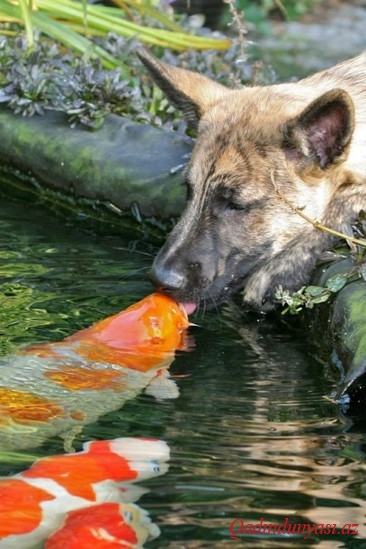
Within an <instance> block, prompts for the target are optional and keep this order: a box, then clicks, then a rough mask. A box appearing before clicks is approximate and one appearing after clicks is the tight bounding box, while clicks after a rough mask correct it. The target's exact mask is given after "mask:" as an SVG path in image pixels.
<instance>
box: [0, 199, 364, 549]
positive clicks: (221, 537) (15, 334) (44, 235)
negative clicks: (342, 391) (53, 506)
mask: <svg viewBox="0 0 366 549" xmlns="http://www.w3.org/2000/svg"><path fill="white" fill-rule="evenodd" d="M0 231H1V239H0V257H1V265H0V283H1V285H0V300H1V311H0V331H1V334H0V345H1V353H2V354H3V355H5V354H7V353H11V352H13V351H14V350H15V349H16V348H18V347H19V346H21V345H25V344H28V343H33V342H36V341H52V340H57V339H61V338H63V337H65V336H67V335H69V334H71V333H72V332H74V331H76V330H78V329H80V328H83V327H86V326H88V325H90V324H91V323H92V322H94V321H96V320H99V319H101V318H103V317H106V316H108V315H111V314H114V313H115V312H117V311H119V310H121V309H123V308H125V307H126V306H127V305H129V304H131V303H133V302H135V301H137V300H138V299H141V298H142V297H144V296H145V295H146V294H148V293H150V292H151V286H150V284H149V282H148V281H147V276H146V272H147V269H148V267H149V264H150V262H151V258H150V256H149V255H148V254H147V255H145V254H144V253H137V252H134V251H129V250H128V246H129V243H128V242H126V241H124V240H123V237H122V236H121V238H116V237H114V238H113V239H108V238H105V237H103V238H102V237H100V236H98V235H93V234H86V233H83V232H81V231H79V230H78V228H77V227H75V226H72V225H70V224H67V223H65V222H62V221H60V220H59V219H57V218H55V217H54V216H52V215H51V214H49V213H48V212H45V211H43V210H42V209H40V208H38V207H37V209H36V211H33V208H32V209H30V208H29V207H28V206H27V205H24V204H23V203H21V202H17V203H16V202H11V201H8V200H6V199H3V200H2V203H1V205H0ZM194 321H195V322H197V324H199V327H197V328H193V329H192V330H191V331H192V333H194V337H195V341H196V347H195V349H194V350H193V351H192V352H190V353H187V352H185V353H183V352H181V353H179V354H178V355H177V357H176V360H175V362H174V363H173V364H172V366H171V368H170V372H171V375H172V376H173V379H174V380H175V382H176V384H177V385H178V387H179V391H180V395H179V396H177V398H174V399H169V400H156V399H155V398H154V397H153V396H151V395H149V394H146V393H145V394H144V393H141V394H140V395H138V396H137V397H136V398H135V399H134V400H131V401H129V402H128V403H126V404H125V405H124V407H123V408H122V409H120V410H117V411H113V412H110V413H107V414H105V415H103V416H102V417H101V418H100V419H99V420H98V421H97V422H95V423H93V424H91V425H87V426H85V427H84V429H83V431H82V432H81V433H79V434H77V435H75V439H74V441H73V445H74V447H75V448H76V449H80V447H81V444H82V443H83V442H84V441H86V440H91V439H97V440H98V439H113V438H116V437H121V436H133V437H137V436H145V437H157V438H162V439H164V440H166V441H167V442H168V444H169V446H170V449H171V462H170V469H169V471H168V472H167V474H166V475H164V476H162V477H159V478H156V479H153V480H150V481H149V482H147V483H146V484H147V485H148V486H149V488H150V492H149V493H147V494H145V495H144V496H143V497H142V498H141V500H140V502H139V504H141V506H143V507H144V508H145V509H147V510H148V511H149V513H150V515H151V517H152V520H153V521H154V522H155V523H156V524H158V525H159V527H160V529H161V535H160V537H159V538H158V539H157V540H155V541H152V542H150V543H149V544H148V545H147V546H149V547H159V548H163V547H167V548H168V547H169V548H172V549H173V548H174V549H178V548H184V549H186V548H192V549H193V548H206V547H217V548H224V547H229V546H230V547H232V546H233V544H235V543H239V544H240V543H241V542H243V539H244V543H246V545H247V546H248V547H283V546H288V547H300V546H314V547H315V546H316V547H324V548H326V547H332V548H333V547H365V546H366V545H365V543H366V542H365V539H366V526H365V497H366V485H365V452H366V446H365V440H366V438H365V429H366V426H365V424H364V423H363V424H362V423H361V422H360V423H356V422H354V423H351V422H350V421H349V420H347V418H345V417H344V416H342V414H341V412H340V410H339V409H338V407H337V406H336V405H335V404H334V403H333V402H332V401H331V400H330V399H328V398H327V395H329V394H330V393H331V391H332V390H333V389H334V386H333V385H334V382H333V381H332V380H330V379H327V378H326V377H325V376H324V368H323V366H322V365H321V363H320V362H319V361H317V360H316V358H315V357H314V356H313V353H314V352H315V351H314V348H313V345H312V341H311V340H309V338H308V336H307V334H303V335H302V334H299V333H294V331H293V330H290V329H288V328H287V327H286V326H285V325H281V324H279V323H278V322H277V323H273V322H272V321H271V320H269V319H264V318H246V317H244V316H243V315H241V314H240V313H239V312H238V310H237V308H236V307H235V306H234V305H232V304H230V305H227V306H224V307H223V308H222V309H221V310H220V312H219V313H218V312H207V313H205V314H204V315H202V316H200V313H198V314H197V315H196V318H195V319H194ZM62 452H63V440H62V439H61V438H59V437H53V438H51V439H49V440H48V441H47V442H46V443H45V444H44V445H43V446H42V447H40V448H36V449H35V450H34V452H33V451H32V453H33V454H34V455H38V456H44V455H50V454H55V453H62ZM23 468H24V463H22V465H21V466H20V465H19V464H18V463H10V460H8V459H7V457H6V455H2V463H1V464H0V473H1V474H2V475H12V474H14V473H15V472H17V471H18V470H20V469H23ZM261 519H262V522H261ZM233 521H235V523H234V524H233V527H232V530H233V532H234V533H235V532H236V537H238V538H239V540H237V541H235V540H234V539H230V536H231V533H230V525H231V524H232V523H233ZM244 523H245V525H248V524H252V525H253V526H252V528H250V527H246V526H245V527H244ZM256 524H259V525H260V526H259V527H258V529H257V530H256V531H255V530H254V527H255V525H256ZM265 524H276V525H284V526H283V527H282V529H280V530H279V533H271V534H268V533H266V530H265V529H264V526H263V525H265ZM307 524H310V525H319V526H316V531H314V528H315V526H311V533H310V532H309V529H308V527H307ZM298 525H301V526H298ZM321 525H323V526H321ZM343 525H357V526H354V528H355V529H357V530H358V535H353V534H351V533H350V528H351V527H352V526H351V527H350V526H346V527H345V528H344V530H343V533H342V526H343ZM309 528H310V527H309Z"/></svg>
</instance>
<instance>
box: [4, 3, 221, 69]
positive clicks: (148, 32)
mask: <svg viewBox="0 0 366 549" xmlns="http://www.w3.org/2000/svg"><path fill="white" fill-rule="evenodd" d="M114 4H115V5H114V6H104V5H100V4H88V3H87V2H86V1H85V0H83V1H82V2H78V1H76V0H62V2H60V1H59V0H18V1H10V0H0V22H2V23H3V24H6V27H5V28H4V29H3V33H4V32H6V33H17V32H18V28H19V26H22V27H24V28H25V31H26V34H27V38H28V47H29V50H31V51H32V50H33V48H34V46H35V42H36V40H35V34H34V31H35V29H38V30H39V31H40V32H41V33H43V34H44V35H45V36H48V37H49V38H51V39H52V40H54V41H57V42H59V43H60V44H62V45H63V46H66V47H67V48H70V49H71V50H73V51H75V52H77V53H78V54H81V55H87V56H89V57H98V58H99V59H100V60H101V61H102V63H103V66H104V67H105V68H108V69H113V68H116V67H122V68H125V69H126V66H124V64H123V63H122V61H121V60H120V59H118V58H116V57H115V56H113V55H112V54H111V53H109V52H108V51H106V50H105V49H104V48H103V47H102V46H101V45H99V44H98V43H97V42H96V41H95V40H94V38H95V37H101V36H106V35H107V34H108V33H110V32H113V33H115V34H117V35H118V36H123V37H124V38H130V39H131V38H137V37H138V39H139V40H140V41H142V42H145V43H148V44H151V45H155V46H160V47H164V48H165V47H170V48H172V49H175V50H185V49H188V48H193V49H195V48H196V49H227V48H228V47H230V44H231V41H230V40H229V39H227V38H225V37H220V38H216V37H213V36H212V35H207V36H196V35H193V34H191V33H188V32H187V31H186V30H184V29H183V28H182V27H181V26H180V25H179V24H178V23H177V22H176V21H175V20H173V18H171V17H170V16H168V14H166V13H164V12H162V11H159V10H158V9H157V8H155V7H154V6H153V4H152V2H151V1H149V0H144V1H141V0H140V1H138V0H115V1H114ZM14 25H15V27H14Z"/></svg>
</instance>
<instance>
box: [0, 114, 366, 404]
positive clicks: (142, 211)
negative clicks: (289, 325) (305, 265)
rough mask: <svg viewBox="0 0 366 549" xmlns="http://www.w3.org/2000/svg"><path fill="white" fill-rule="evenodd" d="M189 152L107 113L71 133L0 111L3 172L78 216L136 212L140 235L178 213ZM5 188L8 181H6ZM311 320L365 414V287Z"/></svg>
mask: <svg viewBox="0 0 366 549" xmlns="http://www.w3.org/2000/svg"><path fill="white" fill-rule="evenodd" d="M191 150H192V143H191V142H190V141H189V140H188V139H186V138H185V137H184V136H182V135H178V134H177V133H176V132H173V131H168V130H166V129H162V128H154V127H152V126H150V125H143V124H138V123H135V122H133V121H131V120H130V119H127V118H123V117H121V116H117V115H109V116H108V117H107V118H106V120H105V122H104V124H103V126H102V127H101V128H100V129H98V130H96V131H90V130H88V129H85V128H84V127H81V126H78V127H75V128H71V127H70V125H69V124H68V122H67V118H66V115H65V114H63V113H58V112H54V111H47V112H46V114H45V115H43V116H33V117H31V118H29V117H27V118H26V117H22V116H20V115H15V114H14V113H13V112H12V111H10V110H9V109H6V108H5V107H0V162H1V164H2V165H3V168H4V166H5V167H6V166H13V167H14V168H16V169H17V170H20V171H21V172H23V174H26V175H29V174H30V175H32V176H33V177H35V178H36V180H37V181H38V183H39V184H40V185H39V187H38V189H39V190H41V189H42V188H43V187H46V188H49V189H53V190H55V191H58V192H59V193H61V194H64V195H65V196H68V197H69V198H70V197H71V200H72V201H73V202H75V204H76V208H74V209H73V211H74V212H76V213H78V212H79V211H82V210H83V208H84V206H85V202H84V201H85V200H88V201H89V202H88V205H89V206H90V202H91V203H92V204H95V210H96V215H105V212H103V210H101V209H99V210H98V205H99V204H108V205H111V206H113V208H111V209H110V215H111V216H112V212H114V214H116V212H118V215H121V216H123V215H124V214H131V211H132V212H133V216H132V217H133V220H132V222H130V225H129V226H130V228H131V227H132V229H135V230H136V231H139V230H140V231H141V225H142V224H143V220H144V219H151V218H153V219H157V220H164V219H170V220H171V219H173V218H175V217H177V216H179V214H180V213H181V211H182V209H183V205H184V202H185V189H184V187H183V185H182V184H181V181H182V174H181V173H180V171H179V170H177V167H178V166H182V165H184V164H185V163H186V161H187V158H188V156H189V154H190V152H191ZM0 169H1V168H0ZM25 181H26V183H25V184H27V180H25ZM2 184H3V185H7V184H8V181H7V179H6V178H5V183H4V182H3V183H2ZM29 184H30V183H29ZM0 186H1V184H0ZM22 192H23V191H22ZM40 196H41V199H42V193H41V192H40ZM101 212H102V213H101ZM107 215H108V212H107ZM164 227H165V226H164V225H162V230H163V231H164ZM146 230H147V232H148V234H147V237H148V238H149V236H151V238H152V237H153V236H154V235H153V233H152V232H150V230H151V231H153V227H151V226H150V225H148V226H147V229H146V226H144V231H145V232H146ZM166 232H167V230H166ZM350 267H351V263H350V260H345V261H337V262H333V263H332V264H330V265H329V266H328V267H321V268H319V269H318V272H317V274H316V275H315V277H314V279H313V283H316V284H319V285H324V284H325V282H326V281H327V279H328V278H329V277H331V276H333V275H334V274H336V273H343V272H345V270H348V271H349V270H350ZM311 315H312V318H313V320H316V321H314V322H311V323H310V324H311V326H310V332H311V333H310V337H313V338H314V339H316V338H317V337H318V336H319V333H322V334H323V335H324V333H325V332H327V333H328V340H329V342H330V345H329V353H328V355H329V356H328V357H326V360H327V361H330V362H332V363H333V364H334V365H336V366H337V368H338V369H339V370H340V371H341V375H340V376H339V374H338V376H339V377H340V380H339V383H338V390H337V394H336V395H335V398H336V399H337V400H338V401H339V402H340V403H341V405H342V406H343V407H344V409H346V408H347V409H351V408H352V409H355V408H357V407H360V409H362V407H364V405H365V403H366V282H364V281H355V282H350V283H349V284H347V286H345V287H344V288H343V289H342V290H341V291H340V292H339V293H338V294H336V295H335V297H334V299H333V301H332V303H331V304H330V305H329V304H322V305H318V306H317V307H316V308H315V309H314V310H313V311H311ZM306 324H307V327H308V325H309V323H308V316H307V320H306ZM319 325H321V327H320V328H319Z"/></svg>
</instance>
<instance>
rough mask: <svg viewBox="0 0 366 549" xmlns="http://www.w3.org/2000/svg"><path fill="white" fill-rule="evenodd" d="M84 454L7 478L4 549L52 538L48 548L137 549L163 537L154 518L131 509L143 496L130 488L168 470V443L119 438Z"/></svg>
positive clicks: (0, 531)
mask: <svg viewBox="0 0 366 549" xmlns="http://www.w3.org/2000/svg"><path fill="white" fill-rule="evenodd" d="M83 448H84V449H83V451H81V452H78V453H74V454H64V455H57V456H51V457H46V458H43V459H40V460H38V461H37V462H35V463H34V464H33V465H32V466H31V467H30V468H29V469H27V470H26V471H23V472H22V473H19V474H17V475H14V476H13V477H10V478H1V479H0V517H1V520H0V548H1V549H15V548H16V549H32V548H33V547H38V546H39V544H41V543H44V542H45V540H46V539H48V541H47V542H46V545H45V547H46V548H47V549H61V548H62V549H72V548H74V547H75V548H78V549H84V548H85V549H86V548H94V547H96V548H102V547H103V548H104V547H105V548H107V547H111V548H113V547H118V548H119V549H121V547H128V548H130V549H137V548H140V547H143V545H144V543H145V542H146V541H147V540H148V539H153V538H155V537H157V536H158V535H159V529H158V527H157V526H156V525H155V524H153V523H152V522H151V520H150V518H149V517H148V515H147V513H146V512H145V511H144V510H142V509H140V508H139V507H138V506H137V505H134V504H133V503H131V501H133V500H135V499H136V497H139V495H141V492H140V493H138V491H136V492H134V491H133V490H131V489H130V485H129V483H131V482H135V481H139V480H143V479H147V478H150V477H154V476H157V475H161V474H163V473H165V472H166V471H167V469H168V464H167V461H168V459H169V448H168V446H167V444H166V443H165V442H163V441H161V440H155V439H144V438H141V439H140V438H118V439H115V440H110V441H93V442H88V443H86V444H84V446H83ZM143 492H144V490H142V493H143ZM58 529H59V530H58ZM72 540H73V541H72ZM90 540H91V541H93V543H90V544H89V545H88V543H89V541H90ZM112 541H113V543H114V545H113V544H112V543H111V542H112ZM102 542H103V543H102Z"/></svg>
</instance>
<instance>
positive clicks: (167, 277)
mask: <svg viewBox="0 0 366 549" xmlns="http://www.w3.org/2000/svg"><path fill="white" fill-rule="evenodd" d="M150 278H151V280H152V282H153V284H154V286H156V287H157V288H161V289H162V290H165V291H171V292H174V291H176V290H181V289H182V288H184V286H185V284H186V277H185V275H184V274H183V273H180V272H178V271H176V270H175V269H174V268H172V267H167V266H166V265H164V264H161V263H159V262H155V263H153V266H152V268H151V272H150Z"/></svg>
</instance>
